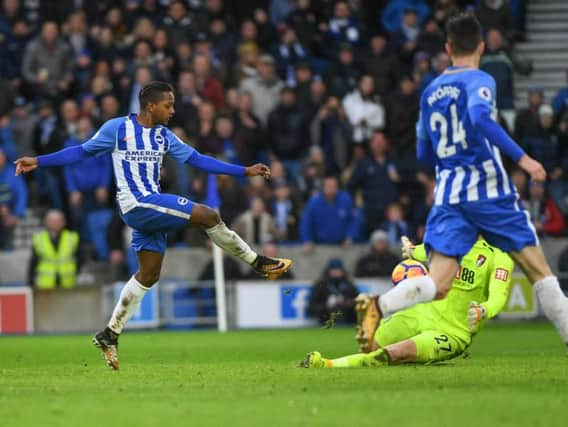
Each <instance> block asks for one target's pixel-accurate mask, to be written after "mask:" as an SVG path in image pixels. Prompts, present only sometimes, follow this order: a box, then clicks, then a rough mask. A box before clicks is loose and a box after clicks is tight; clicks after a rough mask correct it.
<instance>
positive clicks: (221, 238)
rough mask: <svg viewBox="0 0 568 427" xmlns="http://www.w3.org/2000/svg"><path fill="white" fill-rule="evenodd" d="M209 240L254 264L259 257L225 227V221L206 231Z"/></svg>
mask: <svg viewBox="0 0 568 427" xmlns="http://www.w3.org/2000/svg"><path fill="white" fill-rule="evenodd" d="M205 232H206V233H207V235H208V236H209V238H210V239H211V240H212V241H213V242H214V243H215V244H216V245H217V246H219V247H220V248H221V249H223V250H225V251H227V252H229V253H230V254H231V255H233V256H236V257H237V258H240V259H242V260H243V261H244V262H246V263H247V264H252V263H253V262H254V260H255V259H256V257H257V256H258V255H257V253H256V252H255V251H253V250H252V249H251V248H250V246H249V245H248V244H247V243H246V242H245V241H244V240H243V239H241V238H240V236H239V235H238V234H237V233H235V232H234V231H233V230H229V228H228V227H227V226H226V225H225V223H224V222H223V221H221V222H220V223H219V224H217V225H216V226H214V227H211V228H208V229H206V230H205Z"/></svg>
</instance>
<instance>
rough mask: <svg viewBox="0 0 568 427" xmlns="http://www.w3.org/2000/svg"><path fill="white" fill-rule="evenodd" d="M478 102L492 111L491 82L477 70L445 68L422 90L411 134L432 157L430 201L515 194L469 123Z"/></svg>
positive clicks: (492, 149)
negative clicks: (433, 184)
mask: <svg viewBox="0 0 568 427" xmlns="http://www.w3.org/2000/svg"><path fill="white" fill-rule="evenodd" d="M478 105H483V106H486V107H487V108H490V109H491V110H492V111H495V81H494V80H493V78H492V77H491V76H490V75H489V74H487V73H485V72H483V71H480V70H476V69H468V68H458V67H449V68H448V69H447V70H446V71H445V72H444V73H443V74H441V75H440V76H438V77H437V78H436V79H435V80H433V81H432V83H430V85H428V87H427V88H426V90H425V91H424V93H423V94H422V97H421V99H420V118H419V120H418V123H417V125H416V132H417V137H418V139H419V140H422V141H426V143H427V144H431V147H429V148H431V149H432V151H433V153H434V156H435V161H436V176H437V183H436V189H435V199H434V204H435V205H444V204H458V203H464V202H476V201H479V200H487V199H496V198H499V197H504V196H507V195H511V194H516V189H515V187H514V185H513V184H512V183H511V182H510V180H509V177H508V176H507V172H506V171H505V168H504V167H503V162H502V160H501V153H500V151H499V149H498V148H497V147H496V146H494V145H493V144H491V143H490V142H489V141H488V140H487V139H486V138H485V137H484V136H483V135H481V134H480V133H479V131H476V129H475V127H474V126H473V124H472V120H471V118H470V113H469V112H470V109H471V108H472V107H474V106H478Z"/></svg>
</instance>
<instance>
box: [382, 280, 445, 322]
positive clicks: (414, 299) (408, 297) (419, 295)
mask: <svg viewBox="0 0 568 427" xmlns="http://www.w3.org/2000/svg"><path fill="white" fill-rule="evenodd" d="M435 296H436V285H435V284H434V281H433V280H432V278H431V277H430V276H420V277H413V278H411V279H405V280H403V281H402V282H400V283H399V284H398V285H396V286H395V287H394V288H392V289H391V290H390V291H388V292H387V293H386V294H383V295H381V297H380V298H379V305H380V308H381V312H382V313H383V316H385V317H386V316H389V315H391V314H393V313H395V312H397V311H400V310H402V309H404V308H408V307H412V306H413V305H415V304H418V303H421V302H429V301H432V300H433V299H434V297H435Z"/></svg>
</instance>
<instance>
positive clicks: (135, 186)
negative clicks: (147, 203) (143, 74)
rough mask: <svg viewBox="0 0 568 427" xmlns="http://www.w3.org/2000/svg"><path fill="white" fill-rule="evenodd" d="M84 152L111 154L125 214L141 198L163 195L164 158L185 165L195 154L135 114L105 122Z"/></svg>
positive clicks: (164, 130)
mask: <svg viewBox="0 0 568 427" xmlns="http://www.w3.org/2000/svg"><path fill="white" fill-rule="evenodd" d="M83 148H84V149H85V151H87V152H89V153H91V154H95V155H101V154H104V153H112V163H113V168H114V176H115V178H116V187H117V196H116V197H117V200H118V204H119V206H120V210H121V211H122V213H123V214H124V213H126V212H128V211H130V210H132V209H133V208H135V207H136V206H137V205H138V200H139V199H140V198H142V197H145V196H148V195H150V194H153V193H159V192H160V168H161V166H162V160H163V158H164V155H166V154H169V155H170V156H172V157H173V158H174V159H176V160H178V161H180V162H185V161H186V160H187V159H188V158H189V157H190V156H191V155H192V154H193V153H194V152H195V150H194V149H193V148H191V147H190V146H189V145H187V144H185V143H184V142H183V141H181V140H180V139H179V138H178V137H177V136H176V135H175V134H174V133H173V132H172V131H171V130H169V129H168V128H166V127H164V126H161V125H158V126H155V127H153V128H146V127H143V126H141V125H140V124H139V123H138V121H137V120H136V114H130V115H128V116H126V117H118V118H116V119H112V120H109V121H107V122H105V123H104V124H103V125H102V126H101V127H100V129H99V130H98V132H97V133H96V134H95V135H93V137H92V138H91V139H89V140H88V141H86V142H85V143H84V144H83Z"/></svg>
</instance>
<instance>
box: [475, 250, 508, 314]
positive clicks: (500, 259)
mask: <svg viewBox="0 0 568 427" xmlns="http://www.w3.org/2000/svg"><path fill="white" fill-rule="evenodd" d="M514 268H515V264H514V262H513V260H512V259H511V257H510V256H509V255H507V254H505V253H503V252H501V251H499V252H498V253H496V254H495V257H494V259H493V270H492V271H491V272H490V274H491V277H490V279H489V296H488V298H487V301H485V302H483V303H482V304H481V305H482V306H483V307H485V310H487V318H488V319H490V318H492V317H494V316H496V315H497V314H499V312H500V311H501V310H503V307H505V304H506V303H507V298H508V297H509V290H510V288H511V280H512V278H513V270H514Z"/></svg>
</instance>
